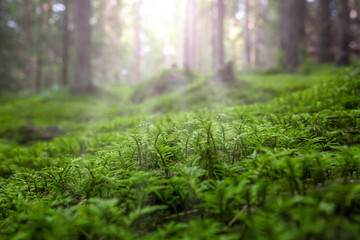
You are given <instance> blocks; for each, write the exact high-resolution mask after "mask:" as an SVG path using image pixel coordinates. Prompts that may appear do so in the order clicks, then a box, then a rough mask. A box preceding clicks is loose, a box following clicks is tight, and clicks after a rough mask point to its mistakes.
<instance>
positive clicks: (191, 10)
mask: <svg viewBox="0 0 360 240" xmlns="http://www.w3.org/2000/svg"><path fill="white" fill-rule="evenodd" d="M195 8H196V5H195V0H189V2H188V19H189V20H188V26H187V27H188V28H187V29H188V34H187V35H188V37H187V44H186V47H187V48H186V52H187V54H186V58H187V59H186V63H185V68H186V72H189V71H190V70H193V69H194V68H195V38H196V30H195V29H196V28H195V24H196V22H195V21H196V19H195Z"/></svg>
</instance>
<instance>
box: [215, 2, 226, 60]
mask: <svg viewBox="0 0 360 240" xmlns="http://www.w3.org/2000/svg"><path fill="white" fill-rule="evenodd" d="M224 13H225V9H224V1H223V0H217V16H218V19H217V29H218V30H217V33H218V34H217V37H218V40H217V44H218V46H217V50H218V66H222V65H224V62H225V54H224Z"/></svg>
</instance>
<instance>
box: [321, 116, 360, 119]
mask: <svg viewBox="0 0 360 240" xmlns="http://www.w3.org/2000/svg"><path fill="white" fill-rule="evenodd" d="M326 118H327V119H340V118H350V117H349V116H328V117H326ZM356 118H360V116H357V117H356Z"/></svg>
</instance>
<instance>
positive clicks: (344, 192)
mask: <svg viewBox="0 0 360 240" xmlns="http://www.w3.org/2000/svg"><path fill="white" fill-rule="evenodd" d="M359 107H360V69H359V68H358V67H356V66H353V67H350V68H347V69H342V68H341V69H336V68H330V67H320V68H318V69H317V70H314V71H312V72H311V73H308V74H298V75H286V74H270V73H247V74H238V75H237V80H236V82H235V83H233V84H232V85H225V84H223V83H217V82H213V81H211V80H210V78H207V77H205V76H200V75H197V74H193V75H192V76H191V77H190V78H188V77H185V76H183V75H182V74H181V73H180V72H178V71H176V70H172V71H165V72H163V73H161V74H159V75H157V76H154V77H153V78H151V79H148V80H147V81H144V82H143V83H141V84H139V85H137V86H132V87H117V88H114V87H104V88H103V89H101V90H99V91H98V92H97V93H96V94H95V95H92V96H90V95H89V96H73V95H70V94H69V93H68V92H66V91H63V90H61V91H58V92H56V91H48V92H44V93H42V94H40V95H35V96H34V95H31V96H30V95H7V96H3V97H2V98H0V239H62V240H63V239H135V238H136V239H224V240H225V239H276V240H278V239H280V240H281V239H284V240H285V239H334V240H335V239H336V240H337V239H360V228H359V224H360V146H359V143H360V118H359V117H360V109H359Z"/></svg>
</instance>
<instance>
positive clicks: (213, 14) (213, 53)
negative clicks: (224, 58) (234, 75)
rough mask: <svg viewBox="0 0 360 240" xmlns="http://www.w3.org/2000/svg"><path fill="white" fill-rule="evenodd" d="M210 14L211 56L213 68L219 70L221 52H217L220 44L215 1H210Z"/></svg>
mask: <svg viewBox="0 0 360 240" xmlns="http://www.w3.org/2000/svg"><path fill="white" fill-rule="evenodd" d="M210 13H211V56H212V68H213V69H214V70H215V69H217V68H218V67H219V66H218V63H219V60H218V59H219V55H218V54H219V51H218V50H217V48H218V46H219V44H218V28H217V27H216V25H217V4H216V2H215V0H213V1H210Z"/></svg>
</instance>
